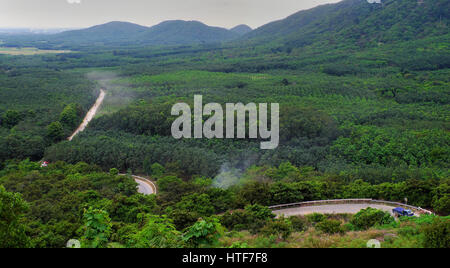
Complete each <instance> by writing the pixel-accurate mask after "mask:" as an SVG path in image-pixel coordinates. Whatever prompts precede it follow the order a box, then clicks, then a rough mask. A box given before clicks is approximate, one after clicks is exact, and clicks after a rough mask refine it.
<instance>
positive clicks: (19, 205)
mask: <svg viewBox="0 0 450 268" xmlns="http://www.w3.org/2000/svg"><path fill="white" fill-rule="evenodd" d="M28 209H29V206H28V204H27V203H26V202H25V201H24V200H23V199H22V196H21V195H20V194H17V193H10V192H7V191H6V190H5V188H4V187H3V186H2V185H0V247H1V248H24V247H28V246H29V245H30V239H29V237H28V236H27V235H26V233H25V230H26V226H25V224H24V222H23V216H24V214H25V212H27V211H28Z"/></svg>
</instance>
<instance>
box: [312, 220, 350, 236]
mask: <svg viewBox="0 0 450 268" xmlns="http://www.w3.org/2000/svg"><path fill="white" fill-rule="evenodd" d="M316 228H317V229H318V230H319V231H322V232H324V233H326V234H341V233H343V232H344V230H343V228H342V223H341V222H340V221H338V220H323V221H321V222H319V223H317V225H316Z"/></svg>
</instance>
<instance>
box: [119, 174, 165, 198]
mask: <svg viewBox="0 0 450 268" xmlns="http://www.w3.org/2000/svg"><path fill="white" fill-rule="evenodd" d="M119 175H120V176H128V175H127V174H119ZM131 177H132V178H133V179H134V181H135V182H136V183H137V184H138V186H137V187H136V188H137V191H138V193H140V194H144V195H152V194H156V185H155V184H154V183H153V182H152V181H151V180H149V179H147V178H144V177H141V176H136V175H131Z"/></svg>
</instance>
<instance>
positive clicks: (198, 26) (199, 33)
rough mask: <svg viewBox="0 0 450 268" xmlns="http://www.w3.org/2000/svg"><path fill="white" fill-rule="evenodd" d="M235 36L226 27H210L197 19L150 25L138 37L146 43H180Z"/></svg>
mask: <svg viewBox="0 0 450 268" xmlns="http://www.w3.org/2000/svg"><path fill="white" fill-rule="evenodd" d="M237 36H238V35H237V34H235V33H233V32H232V31H229V30H227V29H224V28H219V27H211V26H208V25H205V24H203V23H201V22H199V21H182V20H174V21H165V22H162V23H160V24H158V25H156V26H153V27H151V28H150V29H149V30H148V31H146V32H144V33H143V34H142V35H140V36H139V38H140V39H141V40H142V42H145V43H148V44H156V45H181V44H198V43H217V42H222V41H228V40H231V39H234V38H236V37H237Z"/></svg>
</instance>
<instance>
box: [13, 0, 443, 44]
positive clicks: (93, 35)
mask: <svg viewBox="0 0 450 268" xmlns="http://www.w3.org/2000/svg"><path fill="white" fill-rule="evenodd" d="M449 14H450V1H448V0H383V1H381V3H369V2H368V1H367V0H343V1H341V2H339V3H336V4H327V5H322V6H318V7H316V8H312V9H309V10H303V11H300V12H297V13H295V14H293V15H291V16H289V17H287V18H285V19H283V20H279V21H275V22H271V23H269V24H266V25H264V26H261V27H259V28H258V29H255V30H252V29H251V28H250V27H249V26H247V25H238V26H236V27H234V28H232V29H225V28H220V27H211V26H208V25H206V24H204V23H201V22H198V21H182V20H174V21H165V22H162V23H160V24H158V25H155V26H152V27H145V26H141V25H137V24H133V23H128V22H110V23H106V24H103V25H98V26H94V27H91V28H88V29H81V30H74V31H67V32H63V33H58V34H54V35H41V36H39V37H38V38H33V41H34V43H33V45H35V46H38V47H47V48H51V47H66V48H73V47H75V48H76V47H89V46H98V45H103V46H162V45H192V44H211V43H222V42H227V41H237V42H239V43H241V44H250V45H264V46H267V45H269V46H271V47H279V48H281V49H291V48H295V47H302V46H307V45H311V44H314V43H315V44H324V45H336V44H339V45H348V44H350V43H351V44H352V45H356V46H364V45H367V44H380V43H392V42H401V41H408V40H415V39H421V38H424V37H429V36H437V35H445V34H448V33H449V27H448V23H449ZM27 40H30V38H29V37H27ZM20 41H21V42H22V43H23V41H24V40H23V39H21V40H20ZM36 41H37V42H36ZM17 43H20V42H17Z"/></svg>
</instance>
